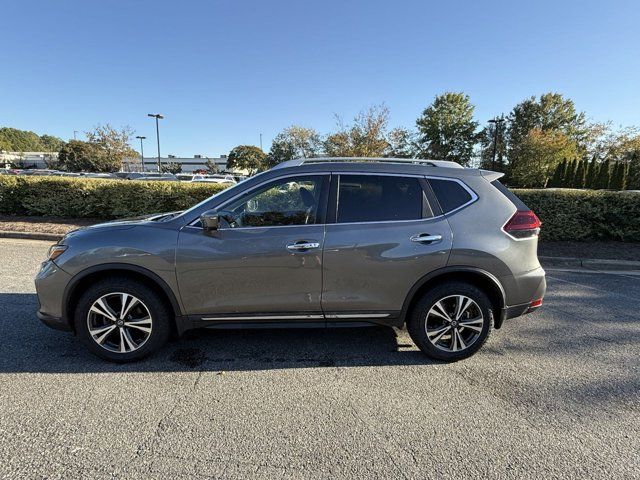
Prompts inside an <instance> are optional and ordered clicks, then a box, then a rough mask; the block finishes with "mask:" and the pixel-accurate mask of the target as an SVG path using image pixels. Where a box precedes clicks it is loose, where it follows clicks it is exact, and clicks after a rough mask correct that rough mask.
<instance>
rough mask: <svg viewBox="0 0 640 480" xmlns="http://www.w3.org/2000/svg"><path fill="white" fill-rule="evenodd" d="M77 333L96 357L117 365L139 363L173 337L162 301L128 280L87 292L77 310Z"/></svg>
mask: <svg viewBox="0 0 640 480" xmlns="http://www.w3.org/2000/svg"><path fill="white" fill-rule="evenodd" d="M74 321H75V327H76V332H77V334H78V336H79V337H80V339H81V340H82V342H83V343H84V344H85V345H86V346H87V348H88V349H89V350H90V351H91V352H92V353H94V354H95V355H97V356H99V357H101V358H104V359H107V360H111V361H114V362H130V361H134V360H139V359H141V358H143V357H146V356H147V355H149V354H151V353H152V352H154V351H156V350H157V349H159V348H160V347H161V346H162V345H164V343H165V342H166V341H167V339H168V337H169V321H170V315H169V311H168V308H167V306H166V305H165V303H164V302H163V301H162V298H161V297H160V296H159V295H158V294H157V293H156V292H155V291H153V290H152V289H151V288H149V287H148V286H146V285H144V284H142V283H140V282H136V281H134V280H131V279H128V278H115V277H114V278H110V279H105V280H102V281H100V282H98V283H96V284H95V285H92V286H91V287H89V288H88V289H87V291H85V292H84V293H83V294H82V295H81V297H80V299H79V301H78V304H77V307H76V309H75V319H74Z"/></svg>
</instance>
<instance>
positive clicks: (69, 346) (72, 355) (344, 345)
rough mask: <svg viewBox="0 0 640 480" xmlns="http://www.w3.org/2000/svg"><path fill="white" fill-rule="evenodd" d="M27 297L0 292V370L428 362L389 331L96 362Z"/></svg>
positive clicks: (206, 342) (219, 342)
mask: <svg viewBox="0 0 640 480" xmlns="http://www.w3.org/2000/svg"><path fill="white" fill-rule="evenodd" d="M37 307H38V302H37V297H36V295H35V294H25V293H1V294H0V327H1V328H2V332H3V335H2V336H1V337H0V338H1V340H0V342H1V343H0V373H21V372H27V373H88V372H89V373H92V372H162V371H167V372H171V371H193V370H204V371H247V370H266V369H290V368H317V367H351V366H352V367H356V366H396V365H430V364H436V363H439V362H434V361H431V360H429V359H428V358H427V357H425V356H424V355H423V354H422V353H421V352H419V351H418V350H417V349H416V347H415V346H414V345H413V343H411V342H410V341H408V340H407V339H406V338H408V337H406V336H404V335H403V336H402V337H404V338H400V337H399V336H398V335H397V333H396V331H395V330H394V329H392V328H389V327H364V328H347V327H343V328H329V329H324V328H304V329H256V330H213V329H201V330H195V331H191V332H187V333H186V334H185V335H184V336H183V337H181V338H180V339H176V340H172V341H170V342H169V343H168V344H167V345H166V346H165V347H164V348H163V349H162V350H161V351H160V352H158V353H157V354H155V355H153V356H151V357H150V358H148V359H145V360H142V361H140V362H136V363H131V364H125V365H119V364H114V363H110V362H107V361H103V360H101V359H99V358H97V357H95V356H93V355H92V354H90V353H89V352H88V351H87V350H86V348H84V346H83V345H82V344H81V343H80V342H79V341H78V339H77V338H76V337H75V336H74V335H72V334H70V333H67V332H58V331H55V330H52V329H50V328H48V327H46V326H45V325H43V324H42V323H41V322H40V321H39V320H38V319H37V318H36V310H37Z"/></svg>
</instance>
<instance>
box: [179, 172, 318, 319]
mask: <svg viewBox="0 0 640 480" xmlns="http://www.w3.org/2000/svg"><path fill="white" fill-rule="evenodd" d="M329 178H330V175H329V174H307V175H296V176H286V177H283V178H279V179H276V180H271V181H269V182H266V183H264V184H261V185H258V186H256V187H254V188H252V189H251V190H249V191H248V192H245V193H243V194H241V195H240V196H239V197H236V198H233V199H231V200H229V201H227V202H226V203H225V204H223V205H220V206H219V207H217V208H216V210H217V211H218V213H219V216H220V218H221V225H220V227H219V229H218V230H214V231H211V232H205V231H204V230H203V229H202V228H200V227H199V226H198V225H197V224H196V225H191V226H187V227H185V228H183V229H182V231H181V233H180V236H179V239H178V248H177V255H176V271H177V276H178V284H179V288H180V295H181V297H182V301H183V304H184V307H185V309H186V311H187V312H188V313H189V314H190V315H195V316H199V317H201V318H204V317H205V316H206V317H207V318H208V319H212V320H215V319H218V318H220V319H222V318H223V317H231V318H232V319H237V320H251V319H256V320H269V319H295V320H304V319H309V320H312V319H320V320H321V319H322V318H323V317H322V313H321V306H320V296H321V291H322V247H323V244H324V216H325V213H326V201H327V196H328V186H329Z"/></svg>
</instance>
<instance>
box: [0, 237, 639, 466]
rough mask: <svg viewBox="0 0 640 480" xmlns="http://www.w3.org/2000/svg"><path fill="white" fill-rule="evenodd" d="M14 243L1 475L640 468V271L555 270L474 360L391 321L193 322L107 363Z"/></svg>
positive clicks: (5, 283)
mask: <svg viewBox="0 0 640 480" xmlns="http://www.w3.org/2000/svg"><path fill="white" fill-rule="evenodd" d="M48 246H49V243H47V242H39V241H28V240H13V239H0V252H2V257H1V258H2V261H1V263H0V478H20V479H22V478H45V477H46V478H80V477H82V478H208V477H210V478H269V479H271V478H274V479H278V478H313V479H322V478H327V479H328V478H332V479H334V478H367V479H374V478H385V479H387V478H437V479H441V478H454V477H455V478H482V477H488V478H536V479H537V478H563V479H565V478H607V479H610V478H640V393H639V392H640V368H639V367H640V276H636V275H633V274H630V273H624V272H617V273H608V274H603V273H598V272H589V271H582V270H570V269H563V270H549V271H548V293H547V297H546V299H545V305H544V306H543V307H542V308H541V309H540V310H539V311H538V312H536V313H534V314H532V315H528V316H525V317H522V318H519V319H514V320H509V321H507V322H506V323H505V325H504V326H503V328H502V329H501V330H499V331H495V332H494V333H493V335H492V338H491V339H490V340H489V342H488V343H487V344H486V345H485V347H484V348H483V349H482V350H481V351H480V352H479V353H478V354H476V355H475V356H473V357H472V358H470V359H467V360H465V361H462V362H458V363H455V364H443V363H437V362H432V361H429V360H428V359H427V358H426V357H424V356H423V355H422V354H421V353H420V352H419V351H418V350H417V349H416V347H415V346H414V345H413V343H412V342H411V339H410V338H409V337H408V335H407V334H406V332H404V331H397V330H393V329H388V328H381V327H374V328H359V329H357V328H342V329H335V330H316V329H308V330H252V331H216V330H205V331H199V332H191V333H189V334H187V335H186V336H185V337H184V338H182V339H180V340H178V341H173V342H171V343H170V344H169V345H167V346H166V347H165V348H164V350H163V351H162V352H160V353H159V354H157V355H155V356H153V357H152V358H149V359H147V360H145V361H142V362H139V363H136V364H132V365H115V364H110V363H105V362H104V361H101V360H99V359H97V358H95V357H93V356H91V355H90V354H89V353H88V352H86V351H85V350H84V348H83V347H82V346H81V345H80V344H79V342H77V341H76V339H75V338H74V337H73V336H72V335H70V334H66V333H63V332H57V331H54V330H50V329H48V328H47V327H45V326H44V325H42V324H40V322H39V321H38V320H37V319H36V316H35V311H36V309H37V299H36V296H35V293H34V287H33V280H32V279H33V276H34V275H35V273H36V270H37V268H38V265H39V263H40V262H41V261H42V260H43V259H44V257H45V253H46V250H47V248H48Z"/></svg>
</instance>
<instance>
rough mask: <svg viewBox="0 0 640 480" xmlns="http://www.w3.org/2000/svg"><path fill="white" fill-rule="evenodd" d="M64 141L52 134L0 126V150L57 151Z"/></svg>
mask: <svg viewBox="0 0 640 480" xmlns="http://www.w3.org/2000/svg"><path fill="white" fill-rule="evenodd" d="M63 145H64V141H63V140H62V139H60V138H58V137H54V136H52V135H42V136H38V135H37V134H36V133H33V132H29V131H27V130H19V129H17V128H10V127H3V128H0V150H5V151H8V152H57V151H59V150H60V149H61V148H62V146H63Z"/></svg>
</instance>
